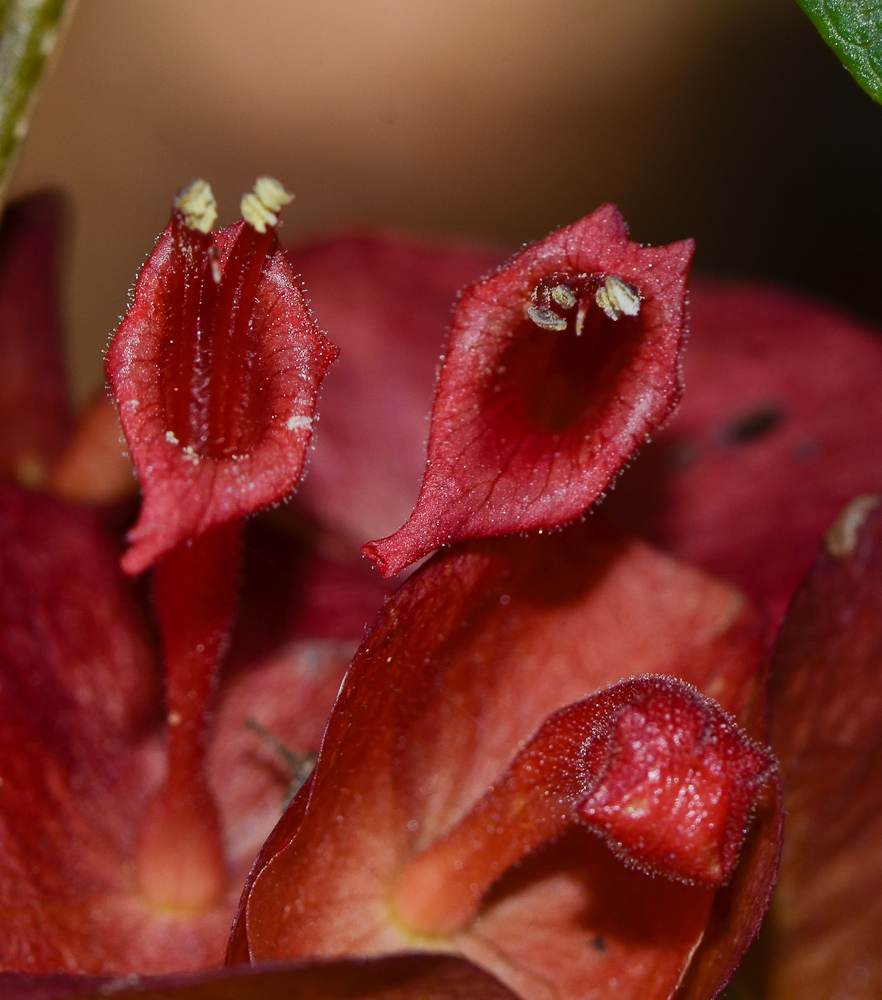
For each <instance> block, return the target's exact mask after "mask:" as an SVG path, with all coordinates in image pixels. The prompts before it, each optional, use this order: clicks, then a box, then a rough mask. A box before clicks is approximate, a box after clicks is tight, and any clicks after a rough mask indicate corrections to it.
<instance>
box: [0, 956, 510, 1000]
mask: <svg viewBox="0 0 882 1000" xmlns="http://www.w3.org/2000/svg"><path fill="white" fill-rule="evenodd" d="M107 996H114V997H130V998H132V1000H163V998H168V1000H174V998H176V997H177V998H178V1000H313V998H320V1000H353V998H355V997H358V998H360V1000H479V998H480V1000H518V998H517V997H516V996H515V995H514V994H513V993H511V992H510V991H509V990H507V989H506V988H505V987H504V986H503V985H502V984H501V983H500V982H499V981H498V980H496V979H494V978H493V977H492V976H490V975H489V974H488V973H486V972H484V971H482V970H481V969H478V968H476V967H475V966H474V965H471V964H470V963H469V962H466V961H463V959H460V958H455V957H454V956H452V955H399V956H395V957H394V958H378V959H363V960H360V961H351V960H349V961H343V962H321V961H317V962H298V963H295V962H289V963H284V964H283V963H275V964H273V965H272V966H271V967H269V968H259V969H248V968H242V967H241V966H239V967H238V968H236V969H218V970H216V971H214V972H211V973H208V974H204V973H203V974H201V975H198V976H196V975H189V976H188V975H183V976H182V975H177V976H163V977H161V978H160V977H156V978H153V977H148V976H113V977H110V976H103V977H97V976H95V977H91V976H90V977H82V976H76V977H74V976H28V975H17V974H3V973H0V1000H69V998H72V997H78V998H80V1000H102V998H104V997H107Z"/></svg>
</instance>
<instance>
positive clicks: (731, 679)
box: [234, 519, 760, 1000]
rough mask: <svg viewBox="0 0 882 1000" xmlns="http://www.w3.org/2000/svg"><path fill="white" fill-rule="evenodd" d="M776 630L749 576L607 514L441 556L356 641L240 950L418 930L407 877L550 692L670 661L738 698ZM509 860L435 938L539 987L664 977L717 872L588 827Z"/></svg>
mask: <svg viewBox="0 0 882 1000" xmlns="http://www.w3.org/2000/svg"><path fill="white" fill-rule="evenodd" d="M759 649H760V633H759V629H758V624H757V622H756V619H755V618H754V616H753V614H752V612H751V611H750V609H749V608H748V606H747V605H746V604H745V602H744V601H743V599H742V598H741V596H740V594H739V593H738V592H737V591H735V590H734V589H733V588H731V587H730V586H729V585H727V584H725V583H723V582H721V581H718V580H716V579H712V578H709V577H707V576H705V575H704V574H702V573H700V572H697V571H695V570H693V569H692V568H690V567H687V566H683V565H680V564H677V563H676V562H674V561H673V560H671V559H669V558H667V557H665V556H663V555H661V554H660V553H658V552H656V551H655V550H653V549H651V548H650V547H648V546H646V545H645V544H643V543H641V542H638V541H634V540H629V539H626V538H622V537H621V536H617V535H615V534H606V533H605V532H604V531H603V530H602V529H601V527H600V525H599V523H598V521H597V519H593V523H592V524H590V525H586V524H578V525H575V526H572V527H570V528H568V529H566V530H565V531H563V532H561V533H558V534H555V535H552V536H545V535H543V536H533V537H531V538H527V539H524V538H513V539H501V540H495V541H483V542H472V543H468V544H466V545H463V546H458V547H455V548H454V549H451V550H450V551H449V552H446V553H444V554H442V555H440V556H438V557H436V559H434V560H433V561H432V562H430V563H429V564H427V566H425V567H423V568H422V569H421V570H420V571H419V572H418V573H417V574H416V575H415V576H414V577H413V578H412V579H411V581H409V583H408V584H406V585H405V586H404V587H402V588H401V589H400V590H399V591H398V592H397V594H396V595H395V596H394V597H393V598H392V599H391V600H390V601H389V602H388V603H387V604H386V606H385V608H384V610H383V612H382V613H381V615H380V617H379V618H378V620H377V623H376V625H375V626H374V629H373V631H372V633H371V635H370V636H369V638H368V640H367V641H366V643H365V645H364V646H363V647H362V649H361V651H360V653H359V654H358V655H357V656H356V659H355V661H354V663H353V667H352V668H351V670H350V673H349V674H348V675H347V679H346V682H345V684H344V686H343V689H342V692H341V695H340V697H339V699H338V702H337V705H336V706H335V710H334V712H333V714H332V717H331V720H330V722H329V725H328V729H327V732H326V735H325V739H324V743H323V749H322V755H321V758H320V761H319V764H318V766H317V769H316V771H315V772H314V776H313V781H312V783H311V786H310V788H309V789H308V790H307V789H304V790H303V792H301V795H300V796H299V797H298V799H297V800H295V803H294V805H293V806H292V807H291V812H290V813H289V814H288V815H287V816H286V817H285V818H283V820H282V822H281V824H280V827H279V828H278V831H277V833H278V835H275V834H274V835H273V836H272V837H271V838H270V840H269V842H268V844H267V846H266V848H265V850H264V852H263V853H262V856H261V858H260V859H259V860H258V862H257V865H256V866H255V869H254V877H253V881H252V884H251V886H250V888H249V890H248V892H247V896H246V901H245V904H244V907H243V909H242V910H240V916H239V922H238V925H237V939H236V942H235V946H234V947H235V951H234V954H235V955H236V956H237V957H239V958H241V957H242V955H243V950H244V953H245V954H247V955H250V957H251V959H252V960H262V959H270V958H272V959H279V958H286V957H294V956H305V955H316V954H318V955H322V954H324V955H341V954H376V953H382V952H389V951H399V950H403V949H406V948H407V947H409V946H412V945H413V942H414V940H415V939H414V937H413V935H412V934H408V932H407V928H405V927H403V926H402V925H401V923H400V922H399V921H395V920H394V919H390V910H389V894H390V891H391V889H392V887H393V885H394V882H395V879H396V878H397V877H398V875H399V873H400V872H401V870H402V868H403V867H404V865H406V864H407V863H408V861H410V860H412V859H413V858H414V857H415V856H417V855H418V854H419V853H420V852H421V851H423V850H425V849H426V848H427V847H429V846H430V845H431V844H432V843H434V842H435V841H436V840H437V839H438V838H439V837H440V836H443V835H444V833H445V832H446V831H448V830H449V829H451V828H452V827H453V826H455V825H456V823H457V822H458V821H459V820H460V819H461V818H462V817H463V816H464V815H465V814H466V813H467V812H468V810H469V809H470V808H471V807H472V805H473V804H474V803H475V802H476V801H477V800H478V799H479V798H480V797H481V795H482V794H483V793H484V792H485V791H486V789H487V787H488V786H489V785H490V784H492V783H493V781H494V780H495V779H496V778H497V777H498V776H499V775H500V774H501V773H503V771H504V769H505V767H506V766H507V764H508V763H509V761H510V760H511V758H512V755H513V753H514V752H516V750H517V748H518V747H519V746H521V745H523V743H524V742H526V740H528V739H529V737H530V736H531V735H532V734H533V733H534V732H535V731H536V730H537V728H538V727H539V725H540V724H541V723H542V721H543V720H544V719H545V718H546V717H547V716H548V715H549V714H551V713H552V712H554V711H556V710H558V709H560V708H562V707H563V706H565V705H567V704H569V703H571V702H574V701H578V700H579V699H581V698H584V697H585V696H586V695H589V694H590V693H591V692H593V691H595V690H597V689H598V688H602V687H604V686H606V685H607V684H609V683H613V682H616V681H619V680H621V679H622V678H624V677H628V676H630V675H632V674H633V673H634V672H635V671H650V672H653V671H656V672H663V673H668V674H676V675H678V676H680V677H682V678H684V679H686V680H688V681H690V682H693V683H695V684H696V685H697V686H698V687H699V688H701V689H702V690H703V691H704V692H705V693H708V694H713V695H714V696H715V697H716V698H717V699H718V700H719V701H721V703H722V704H723V705H724V707H726V708H727V709H728V710H730V711H733V712H735V713H738V714H739V715H740V713H741V712H742V711H743V710H744V708H745V706H746V705H747V704H748V703H749V702H751V701H752V697H753V693H754V689H755V686H756V684H757V680H758V678H757V673H756V670H757V662H758V656H759ZM390 691H391V692H394V694H393V695H392V696H390ZM289 817H292V818H290V820H289ZM500 875H501V879H500V881H499V882H498V883H497V884H496V886H495V888H494V889H493V890H492V892H491V894H490V895H489V896H488V897H487V898H486V900H485V902H484V905H483V906H482V909H481V911H480V914H479V916H478V919H477V920H476V922H475V923H474V925H473V926H472V927H470V928H468V929H466V930H464V931H461V932H459V933H457V934H454V935H451V936H450V937H448V938H443V939H437V940H435V941H434V944H435V945H436V946H439V947H445V948H449V949H450V950H455V951H458V952H461V953H463V954H465V955H466V956H467V957H470V958H472V959H473V960H474V961H476V962H478V963H479V964H481V965H482V966H484V967H485V968H488V969H490V970H491V971H493V972H494V973H495V974H497V975H499V976H500V978H502V979H503V981H504V982H506V983H507V984H508V985H509V986H511V987H512V988H513V989H515V990H517V991H518V992H520V993H522V994H523V995H533V994H538V993H539V992H540V991H541V990H542V989H545V988H547V984H548V982H549V981H550V982H552V983H554V984H555V987H556V989H557V990H558V994H559V995H560V996H562V997H569V996H572V997H575V996H579V997H583V996H585V995H590V994H591V991H592V990H596V989H600V988H601V987H603V988H604V989H605V988H606V984H607V983H608V981H609V979H616V980H617V985H618V989H619V992H620V995H622V996H623V997H635V998H636V997H641V998H644V1000H646V998H652V997H662V996H664V997H667V996H669V995H670V993H671V991H672V990H673V988H674V986H675V985H676V983H677V981H678V980H679V978H680V976H681V974H682V972H683V969H684V967H685V965H686V964H687V963H688V961H689V958H690V956H691V955H692V954H693V952H694V950H695V947H696V945H697V943H698V941H699V940H700V939H701V936H702V933H703V931H704V928H705V926H706V921H707V919H708V915H709V913H710V912H711V907H712V905H713V902H714V891H713V890H710V889H707V888H704V887H700V886H688V885H683V884H680V883H675V882H670V881H668V880H665V879H651V878H647V877H646V876H645V875H643V874H642V873H639V872H635V871H633V870H629V869H628V868H626V867H625V866H623V865H621V864H620V863H618V862H617V861H616V860H615V859H614V858H613V856H612V855H611V854H610V852H609V850H608V848H607V847H606V846H605V845H604V844H603V843H602V842H601V841H600V840H599V839H598V838H596V837H595V836H593V835H592V834H590V833H589V832H588V831H581V830H575V831H573V832H571V833H568V834H566V835H565V836H563V837H561V838H560V839H559V840H557V841H555V842H554V843H553V844H552V845H549V846H548V847H546V848H544V849H542V850H540V851H538V852H536V853H535V854H534V855H531V856H530V857H529V858H527V859H526V860H525V861H524V862H523V863H522V864H521V866H520V867H519V868H518V869H517V870H516V871H510V872H508V873H505V874H504V873H502V872H500ZM736 880H737V876H736ZM754 926H755V924H754ZM243 945H244V948H243ZM540 984H541V985H540Z"/></svg>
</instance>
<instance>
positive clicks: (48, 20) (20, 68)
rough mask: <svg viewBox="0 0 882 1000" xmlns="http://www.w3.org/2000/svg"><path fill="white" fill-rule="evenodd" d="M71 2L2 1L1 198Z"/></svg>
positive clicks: (0, 65)
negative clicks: (35, 97)
mask: <svg viewBox="0 0 882 1000" xmlns="http://www.w3.org/2000/svg"><path fill="white" fill-rule="evenodd" d="M70 7H72V3H71V2H70V0H0V195H2V191H3V186H4V183H5V181H6V178H7V175H8V173H9V168H10V166H11V164H12V160H13V157H14V155H15V152H16V150H17V148H18V146H19V144H20V143H21V140H22V139H23V138H24V136H25V133H26V132H27V127H28V115H29V112H30V110H31V107H32V105H33V99H34V95H35V93H36V88H37V84H38V83H39V82H40V78H41V77H42V75H43V70H44V69H45V67H46V61H47V59H48V58H49V55H50V54H51V52H52V49H53V48H54V46H55V40H56V38H57V37H58V30H59V27H60V22H61V19H62V17H63V16H64V13H65V11H66V10H67V9H68V8H70Z"/></svg>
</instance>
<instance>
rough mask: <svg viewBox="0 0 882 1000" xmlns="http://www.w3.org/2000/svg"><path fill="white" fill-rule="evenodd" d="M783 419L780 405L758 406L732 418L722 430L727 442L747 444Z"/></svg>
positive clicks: (768, 431)
mask: <svg viewBox="0 0 882 1000" xmlns="http://www.w3.org/2000/svg"><path fill="white" fill-rule="evenodd" d="M783 419H784V411H783V410H782V409H781V407H780V406H775V405H771V406H759V407H757V408H756V409H754V410H750V411H749V412H747V413H744V414H742V415H741V416H739V417H737V418H736V419H735V420H733V421H732V422H731V423H730V424H729V425H728V426H727V427H726V428H725V429H724V431H723V439H724V440H725V441H726V442H727V443H728V444H748V443H750V442H753V441H758V440H759V439H760V438H763V437H765V436H766V435H767V434H770V433H771V432H772V431H773V430H774V429H775V428H776V427H777V426H778V425H779V424H780V423H781V421H782V420H783Z"/></svg>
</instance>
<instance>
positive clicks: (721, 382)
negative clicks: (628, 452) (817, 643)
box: [605, 283, 882, 624]
mask: <svg viewBox="0 0 882 1000" xmlns="http://www.w3.org/2000/svg"><path fill="white" fill-rule="evenodd" d="M690 315H691V320H690V330H691V332H690V337H689V348H688V350H687V351H686V352H685V355H684V361H683V371H684V378H685V382H686V392H685V394H684V397H683V402H682V404H681V406H680V407H679V409H678V410H677V412H676V414H674V416H673V417H672V419H671V421H670V423H669V424H668V425H667V426H666V427H665V428H663V429H662V430H661V431H660V432H659V433H658V434H657V435H656V436H655V437H654V440H653V442H652V444H650V445H648V446H647V447H646V448H645V449H644V451H643V452H642V454H641V456H640V461H639V462H635V463H634V465H633V467H632V468H630V469H629V470H628V471H627V472H626V473H625V474H624V475H623V476H622V477H621V479H620V480H619V482H618V484H617V486H616V489H615V491H614V492H613V493H612V494H611V495H610V496H609V498H608V500H607V501H606V505H605V510H608V511H609V512H610V513H611V514H612V515H613V516H615V517H618V518H620V519H621V520H622V521H624V523H626V524H627V525H628V527H629V528H631V529H632V530H634V531H637V532H639V533H640V534H642V535H646V536H648V537H650V538H652V539H653V540H654V541H656V542H657V543H658V544H660V545H662V546H663V547H664V548H665V549H667V550H669V551H672V552H674V553H676V554H677V555H678V556H680V558H682V559H687V560H688V561H689V562H694V563H697V564H698V565H700V566H704V567H705V568H706V569H708V570H710V571H711V572H713V573H719V574H720V575H722V576H724V577H726V578H727V579H729V580H732V581H734V582H735V583H737V584H738V585H739V586H740V587H742V588H743V589H744V590H745V591H746V592H747V593H748V594H749V595H750V597H751V598H753V599H754V600H756V601H757V602H759V603H761V604H762V605H764V606H765V607H766V608H768V609H769V611H770V612H771V617H772V618H773V619H774V622H775V624H777V622H778V620H779V619H780V616H781V615H782V614H783V612H784V610H785V608H786V607H787V603H788V601H789V600H790V598H791V597H792V596H793V592H794V591H795V589H796V587H797V586H798V584H799V582H800V581H801V580H802V578H803V577H804V576H805V574H806V573H807V572H808V570H809V568H810V567H811V564H812V559H813V558H814V554H815V551H816V549H817V545H818V539H819V538H820V537H821V536H822V535H823V533H824V532H825V531H826V530H827V528H828V527H829V526H830V524H832V522H833V520H834V519H835V518H836V516H837V514H838V513H839V511H840V510H841V509H842V507H843V506H844V505H845V504H846V503H848V502H849V500H851V499H852V497H854V496H856V495H857V494H859V493H868V492H882V461H879V458H878V455H879V441H880V440H882V394H880V392H879V385H880V384H882V338H880V336H879V332H878V331H877V330H875V329H873V328H871V327H868V326H866V325H865V324H862V323H859V322H858V321H857V320H855V319H852V318H851V317H849V316H847V315H843V314H842V313H841V312H838V311H836V310H834V309H832V308H831V307H830V306H827V305H824V304H822V303H819V302H815V301H812V300H811V299H807V298H803V297H800V296H796V295H793V294H789V293H787V292H782V291H779V290H777V289H771V288H763V287H758V286H745V285H741V284H700V283H699V284H697V285H696V286H695V287H694V288H693V291H692V295H691V299H690Z"/></svg>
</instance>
